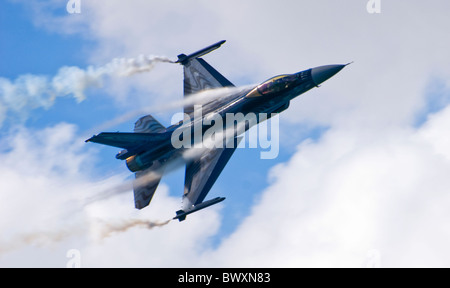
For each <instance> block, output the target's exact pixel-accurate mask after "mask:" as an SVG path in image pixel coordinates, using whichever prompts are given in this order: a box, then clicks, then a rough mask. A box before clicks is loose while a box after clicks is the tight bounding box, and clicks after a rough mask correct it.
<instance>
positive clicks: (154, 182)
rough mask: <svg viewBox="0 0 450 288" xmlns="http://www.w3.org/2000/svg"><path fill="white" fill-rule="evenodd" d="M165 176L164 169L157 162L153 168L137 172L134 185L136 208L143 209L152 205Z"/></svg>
mask: <svg viewBox="0 0 450 288" xmlns="http://www.w3.org/2000/svg"><path fill="white" fill-rule="evenodd" d="M162 174H163V168H162V166H161V164H160V163H159V162H158V161H157V162H156V163H155V164H153V166H152V167H150V168H148V169H146V170H144V171H138V172H136V181H134V183H133V192H134V206H135V207H136V209H142V208H145V207H147V206H148V204H150V201H152V198H153V195H154V194H155V191H156V188H158V185H159V182H160V181H161V178H162Z"/></svg>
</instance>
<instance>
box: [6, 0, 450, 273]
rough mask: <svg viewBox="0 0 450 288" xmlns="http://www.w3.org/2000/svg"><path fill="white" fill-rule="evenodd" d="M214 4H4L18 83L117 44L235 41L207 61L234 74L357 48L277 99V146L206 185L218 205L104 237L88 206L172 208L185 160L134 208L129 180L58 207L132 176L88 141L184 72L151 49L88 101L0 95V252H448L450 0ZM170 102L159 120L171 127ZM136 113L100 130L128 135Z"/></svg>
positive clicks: (247, 76)
mask: <svg viewBox="0 0 450 288" xmlns="http://www.w3.org/2000/svg"><path fill="white" fill-rule="evenodd" d="M211 2H212V1H201V0H198V1H194V2H193V3H190V4H187V3H186V2H183V1H174V2H170V3H156V2H152V1H139V0H136V1H130V2H129V3H128V2H127V4H125V3H123V2H122V1H95V2H91V1H89V2H88V1H84V0H81V5H82V11H81V14H73V15H71V14H68V13H67V11H66V10H65V6H66V1H53V0H48V1H39V2H32V3H31V4H30V3H29V2H26V1H3V2H2V3H1V4H0V5H1V7H0V43H1V44H0V61H1V65H0V79H7V80H9V81H11V82H13V81H15V80H16V79H18V78H19V77H21V76H23V75H43V76H46V77H47V79H52V77H53V76H55V75H57V74H58V73H59V71H60V69H61V68H62V67H65V66H77V67H79V68H81V69H86V68H87V67H88V66H90V65H93V67H99V66H102V65H105V64H107V63H110V62H111V61H112V59H114V58H136V57H139V55H162V56H167V57H170V58H175V57H176V55H178V54H179V53H189V52H191V51H195V50H197V49H199V48H202V47H203V46H206V45H209V44H212V43H214V42H217V41H219V40H222V39H226V40H228V41H227V43H226V44H225V45H224V46H223V47H222V48H220V49H219V50H217V51H215V52H214V53H211V54H209V55H207V56H206V57H205V59H206V60H207V61H208V62H209V63H210V64H211V65H213V66H214V67H215V68H216V69H218V70H219V71H220V72H222V74H224V75H225V76H226V77H227V78H228V79H229V80H230V81H231V82H233V83H234V84H236V85H246V84H250V83H258V82H261V81H263V80H265V79H267V78H269V77H271V76H273V75H278V74H283V73H293V72H298V71H301V70H304V69H308V68H311V67H315V66H320V65H325V64H334V63H348V62H350V61H355V63H353V64H352V65H350V66H349V67H347V68H346V69H344V70H343V71H342V72H341V73H340V74H339V75H337V76H336V77H334V78H333V79H331V80H330V81H328V82H326V83H324V84H323V85H322V87H321V88H319V89H314V90H312V91H310V92H308V93H306V94H304V95H302V96H301V97H299V98H297V99H295V100H294V101H292V103H291V106H290V108H289V109H288V110H287V111H285V112H283V114H282V115H281V116H280V131H279V133H280V144H281V145H280V153H279V156H278V157H277V158H276V159H273V160H263V159H260V150H259V149H238V150H237V151H236V152H235V155H234V156H233V158H232V159H231V160H230V162H229V164H228V165H227V167H226V168H225V169H224V171H223V173H222V175H221V176H220V177H219V179H218V181H217V182H216V184H215V185H214V187H213V189H212V190H211V192H210V195H208V198H213V197H217V196H224V197H226V198H227V200H226V201H225V202H223V203H221V204H219V205H217V207H211V208H209V209H205V210H203V211H202V212H199V213H196V214H193V215H190V216H189V217H188V219H187V221H185V222H182V223H170V225H168V226H165V227H161V228H160V229H158V230H156V229H155V230H145V229H139V228H133V229H130V230H127V231H126V232H124V233H117V234H113V235H112V236H109V237H107V238H105V239H101V240H100V241H97V240H98V239H97V240H96V239H95V237H96V236H95V235H96V232H98V231H97V230H99V229H98V227H97V226H96V221H97V220H98V218H100V219H102V220H105V221H106V220H109V219H115V220H116V221H119V220H120V221H126V220H129V219H135V218H139V219H150V220H165V219H163V218H164V217H166V218H167V217H170V216H172V215H173V213H174V211H175V210H177V209H178V208H179V206H180V204H181V203H180V201H181V195H182V192H183V179H184V171H183V170H182V169H181V170H178V171H176V172H173V173H171V174H169V175H166V176H165V177H164V178H163V180H162V183H161V187H160V189H159V190H158V191H157V195H155V198H154V199H153V201H152V203H151V205H150V206H149V207H148V208H146V209H144V210H142V211H135V210H134V208H133V206H134V205H133V202H132V201H133V199H132V192H131V191H126V192H124V191H122V192H124V193H120V195H116V196H113V197H110V198H109V199H107V200H105V201H99V202H98V203H94V204H92V205H88V206H83V207H82V209H79V210H77V209H78V208H77V207H78V206H77V205H75V206H74V207H75V208H74V207H71V208H72V209H75V210H76V213H74V214H73V215H71V216H67V213H66V212H65V207H69V206H70V205H69V204H68V203H72V201H74V202H73V203H78V201H80V202H81V203H82V202H83V199H86V198H89V197H90V196H91V195H96V194H99V193H100V194H101V193H104V192H105V191H108V190H113V191H114V189H117V187H121V185H122V184H123V183H124V182H125V181H126V179H130V178H131V177H132V174H131V173H130V172H129V171H128V170H127V168H126V166H125V164H124V163H123V162H122V161H118V160H116V159H115V158H114V155H115V154H116V153H117V149H115V148H110V147H106V146H101V145H94V144H91V143H88V144H86V143H84V140H85V139H86V138H87V137H89V136H91V135H90V134H89V133H91V134H93V133H99V132H101V131H96V129H97V127H100V126H102V124H104V123H105V122H108V121H110V120H111V119H116V118H117V117H119V116H121V115H124V114H126V113H129V112H130V111H133V110H135V109H137V108H140V107H147V106H151V107H159V106H161V105H163V104H165V103H167V102H172V101H176V100H179V99H180V98H181V97H182V68H181V67H180V66H176V65H172V64H166V63H159V64H158V65H156V66H155V68H154V69H153V70H151V71H149V72H145V73H141V74H138V75H133V76H130V77H109V76H105V77H102V78H101V81H100V82H99V83H101V85H99V87H91V88H88V89H85V90H84V93H85V99H84V100H83V101H81V102H80V101H77V100H79V99H77V98H76V97H75V95H73V94H68V95H65V96H61V97H56V98H55V99H54V101H50V102H45V103H50V104H51V105H50V106H49V107H47V108H44V107H36V104H35V103H40V102H31V101H30V102H27V103H28V104H27V105H25V106H24V107H22V108H20V109H19V108H18V109H17V111H18V112H14V111H13V110H14V109H13V108H14V107H16V108H17V107H21V106H20V105H19V104H20V103H19V104H17V103H15V105H19V106H11V105H10V104H8V103H7V101H9V100H7V97H6V98H3V97H4V96H3V95H0V96H2V97H0V113H3V115H1V114H0V116H1V117H0V119H2V118H4V121H3V123H2V126H0V137H1V138H0V144H1V145H2V148H1V149H0V160H1V163H2V164H0V175H2V178H3V177H4V178H3V179H4V180H3V181H2V183H1V184H0V193H1V194H0V201H1V202H0V203H2V206H1V207H2V208H1V211H2V212H1V214H0V216H1V218H2V219H3V220H2V221H0V227H1V228H2V231H8V232H7V233H6V236H5V237H6V238H5V239H9V240H5V241H6V244H5V243H2V242H0V266H2V267H3V266H57V267H61V266H64V265H65V262H66V261H67V259H66V258H65V253H66V251H67V250H68V249H71V248H76V249H79V250H80V251H81V255H82V259H83V260H82V263H83V264H82V265H83V266H94V267H98V266H146V267H147V266H150V267H161V266H163V267H165V266H169V267H173V266H182V267H186V266H208V267H210V266H213V267H215V266H233V267H235V266H250V267H255V266H276V267H305V266H306V267H311V266H313V267H316V266H320V267H322V266H326V267H330V266H331V267H342V266H344V267H348V266H351V267H355V266H356V267H360V266H364V265H365V263H367V261H369V260H370V259H367V257H369V256H367V255H368V254H370V253H368V251H378V252H377V253H378V254H377V255H380V257H381V264H382V265H383V266H394V267H399V266H448V265H450V264H449V262H448V259H450V257H447V256H449V255H450V250H449V249H448V248H447V243H448V241H447V240H449V239H448V234H446V233H447V229H446V228H445V227H443V225H444V224H443V223H446V221H447V220H449V219H450V215H449V214H448V212H447V210H448V209H447V207H448V206H446V204H445V203H449V202H448V201H449V200H450V199H449V197H448V196H447V193H446V191H447V190H448V189H447V188H448V186H449V185H450V183H449V182H448V180H447V178H448V177H446V176H445V175H448V173H447V172H450V169H449V167H450V160H449V159H450V155H449V153H448V151H447V150H448V149H447V148H446V147H448V146H447V144H450V140H449V138H448V133H447V132H448V129H449V126H448V124H447V123H448V121H447V119H449V118H448V117H449V115H450V113H449V109H448V103H449V98H450V97H449V95H450V94H449V91H450V89H449V82H448V79H449V76H450V71H449V70H448V67H450V65H449V64H450V58H449V56H448V53H447V51H448V50H450V43H449V41H448V39H450V37H448V36H450V35H448V29H447V28H446V27H448V25H449V23H448V21H449V20H448V17H447V15H446V14H445V13H444V11H448V9H449V8H450V7H449V4H448V3H447V2H445V1H436V2H435V3H434V4H429V5H428V4H422V3H419V2H418V1H417V2H415V3H411V2H410V1H409V2H407V1H405V2H402V1H399V2H396V3H392V2H389V3H388V2H387V1H384V0H382V11H381V13H380V14H369V13H367V11H366V7H365V3H363V2H364V1H362V2H361V1H356V0H353V1H348V3H346V4H345V5H343V4H339V3H335V1H331V0H330V1H314V3H313V2H312V1H289V0H286V1H281V2H280V1H264V2H263V3H262V4H263V5H262V4H261V1H215V2H214V3H211ZM259 19H266V21H263V22H258V20H259ZM317 19H321V20H322V21H319V22H317ZM418 19H420V20H421V21H418ZM399 21H400V22H399ZM299 23H300V24H301V25H300V24H299ZM302 23H315V24H316V25H310V24H302ZM355 23H357V25H355ZM399 23H402V25H399ZM302 25H303V26H302ZM412 31H414V33H412ZM430 31H432V32H430ZM418 39H420V40H421V41H418ZM430 43H433V44H432V45H430ZM2 83H3V82H2ZM94 86H95V85H94ZM0 91H1V90H0ZM5 95H6V94H5ZM47 96H48V95H47ZM5 99H6V100H5ZM8 99H10V98H8ZM45 99H46V100H48V99H50V98H45ZM2 105H4V107H7V109H6V110H4V108H3V110H2ZM8 105H10V106H8ZM33 105H34V106H33ZM37 106H39V105H37ZM5 111H6V112H5ZM175 112H177V111H174V110H170V111H163V112H158V113H155V117H156V118H157V119H159V120H161V122H162V123H163V124H166V125H168V124H169V121H170V118H171V116H172V114H173V113H175ZM136 118H138V117H136ZM135 120H136V119H129V120H127V121H124V122H123V123H120V124H115V125H113V126H111V127H108V130H110V131H123V132H125V131H131V130H132V128H133V125H134V121H135ZM425 190H427V193H428V194H427V195H429V196H430V197H426V196H425V193H424V191H425ZM430 199H433V201H432V200H430ZM6 203H8V204H6ZM39 207H42V208H39ZM63 207H64V209H63ZM55 215H56V216H55ZM405 215H410V217H409V218H408V217H405ZM29 218H33V221H31V222H30V221H27V224H26V225H24V226H23V227H20V225H17V224H18V223H22V222H23V221H25V219H29ZM6 219H15V220H6ZM63 219H64V220H63ZM66 219H70V220H67V223H66V222H65V221H66ZM28 222H30V223H28ZM43 223H47V224H49V225H48V226H50V227H53V230H54V231H53V230H52V231H50V232H48V229H47V228H46V227H43ZM405 223H406V225H405ZM416 223H419V224H417V225H418V226H417V225H416ZM70 225H72V226H71V227H75V228H74V229H73V230H74V231H78V229H80V227H88V228H84V229H86V230H82V231H81V232H76V233H75V232H74V233H73V234H74V235H71V236H70V237H67V238H64V239H63V240H62V241H59V242H55V243H53V242H52V241H50V242H51V243H50V244H49V243H46V244H45V245H42V243H39V241H37V242H38V243H28V242H24V241H23V239H22V238H21V235H24V234H25V235H26V234H27V233H28V234H30V233H42V231H47V232H48V233H49V235H53V234H52V233H55V231H56V232H58V231H60V230H61V229H62V228H61V227H66V226H70ZM18 226H19V227H18ZM444 226H445V225H444ZM100 230H101V229H100ZM420 231H426V233H425V234H426V235H425V236H424V235H422V234H420V233H419V232H420ZM50 238H51V237H50ZM93 239H94V240H93ZM174 239H184V240H183V241H182V243H180V241H176V240H174ZM436 239H441V240H436ZM8 241H9V242H8ZM12 242H15V244H14V245H13V244H11V243H12ZM144 243H147V244H144ZM161 243H165V244H164V245H161ZM11 247H12V248H14V249H12V248H11ZM117 247H126V249H125V248H124V249H123V250H121V251H117ZM155 247H157V248H155ZM430 247H432V248H430ZM5 251H6V252H5ZM111 251H113V252H111ZM413 252H414V253H413ZM43 255H45V256H46V260H45V261H41V262H40V261H39V259H42V256H43ZM143 255H152V256H153V257H146V256H143ZM175 255H176V257H177V258H176V259H177V261H174V259H175ZM233 255H239V256H233ZM370 255H372V254H370ZM411 255H413V256H411ZM369 262H370V261H369Z"/></svg>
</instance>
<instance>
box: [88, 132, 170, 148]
mask: <svg viewBox="0 0 450 288" xmlns="http://www.w3.org/2000/svg"><path fill="white" fill-rule="evenodd" d="M165 134H166V133H121V132H102V133H100V134H98V135H95V136H92V137H91V138H89V139H87V140H86V142H94V143H98V144H103V145H108V146H113V147H118V148H124V149H127V150H129V151H135V150H136V148H138V147H141V146H143V145H146V144H151V143H157V142H161V141H162V140H165V138H167V136H166V135H165Z"/></svg>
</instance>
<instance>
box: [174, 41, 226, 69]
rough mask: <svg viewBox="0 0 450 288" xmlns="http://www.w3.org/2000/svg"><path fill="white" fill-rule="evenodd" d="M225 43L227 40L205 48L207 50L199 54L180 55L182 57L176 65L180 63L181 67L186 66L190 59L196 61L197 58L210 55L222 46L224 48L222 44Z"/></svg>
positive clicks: (179, 57) (200, 51)
mask: <svg viewBox="0 0 450 288" xmlns="http://www.w3.org/2000/svg"><path fill="white" fill-rule="evenodd" d="M225 42H226V40H222V41H219V42H217V43H214V44H212V45H209V46H208V47H205V48H203V49H201V50H199V51H197V52H194V53H192V54H189V55H185V54H180V55H178V60H177V61H176V62H175V63H180V64H181V65H185V64H186V63H187V62H188V61H189V60H190V59H195V58H198V57H201V56H203V55H205V54H208V53H209V52H211V51H214V50H216V49H217V48H219V47H220V46H222V44H223V43H225Z"/></svg>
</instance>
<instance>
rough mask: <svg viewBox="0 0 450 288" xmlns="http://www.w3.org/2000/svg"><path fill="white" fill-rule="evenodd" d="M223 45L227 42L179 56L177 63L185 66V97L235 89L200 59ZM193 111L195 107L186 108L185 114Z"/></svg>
mask: <svg viewBox="0 0 450 288" xmlns="http://www.w3.org/2000/svg"><path fill="white" fill-rule="evenodd" d="M223 43H225V41H220V42H218V43H216V44H213V45H211V46H208V47H206V48H204V49H202V50H200V51H197V52H195V53H192V54H190V55H187V56H186V55H184V54H180V55H178V61H177V63H180V64H182V65H183V66H184V81H183V85H184V97H189V95H191V94H194V93H197V92H200V91H202V90H206V89H214V88H221V87H234V85H233V83H231V82H230V81H229V80H228V79H227V78H225V77H224V76H223V75H222V74H220V73H219V72H218V71H217V70H216V69H214V68H213V67H212V66H211V65H209V64H208V63H207V62H206V61H205V60H203V59H202V58H198V57H200V56H203V55H205V54H207V53H209V52H211V51H213V50H215V49H217V48H219V47H220V46H221V45H222V44H223ZM193 111H194V105H189V106H186V107H185V108H184V113H186V114H190V113H192V112H193Z"/></svg>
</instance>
